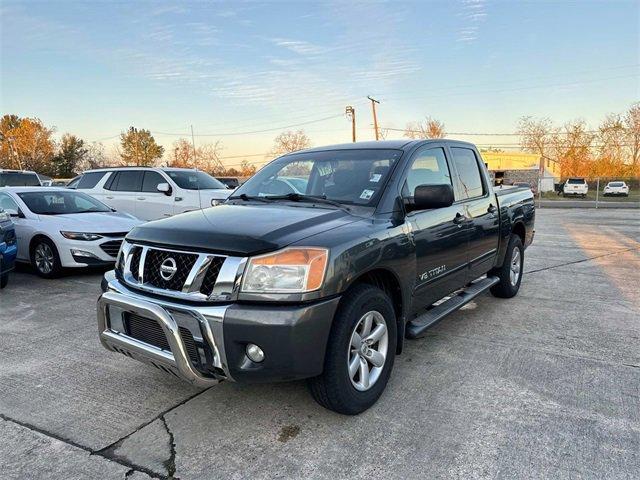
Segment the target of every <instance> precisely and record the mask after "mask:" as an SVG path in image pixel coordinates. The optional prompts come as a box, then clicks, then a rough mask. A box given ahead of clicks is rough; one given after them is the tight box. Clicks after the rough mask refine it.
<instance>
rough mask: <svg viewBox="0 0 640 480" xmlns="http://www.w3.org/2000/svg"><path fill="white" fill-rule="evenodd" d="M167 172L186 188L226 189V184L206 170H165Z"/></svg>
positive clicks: (181, 186) (180, 185)
mask: <svg viewBox="0 0 640 480" xmlns="http://www.w3.org/2000/svg"><path fill="white" fill-rule="evenodd" d="M165 173H166V174H167V175H169V177H171V180H173V181H174V182H176V185H178V186H179V187H180V188H184V189H185V190H210V189H217V188H221V189H225V190H226V188H227V187H226V186H225V185H224V184H223V183H222V182H220V181H218V180H216V179H215V178H213V177H212V176H211V175H209V174H208V173H205V172H200V171H197V170H165Z"/></svg>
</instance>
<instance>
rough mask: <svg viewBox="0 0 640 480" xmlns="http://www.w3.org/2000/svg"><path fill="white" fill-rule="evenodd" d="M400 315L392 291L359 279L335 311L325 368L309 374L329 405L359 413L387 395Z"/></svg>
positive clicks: (317, 396) (314, 393)
mask: <svg viewBox="0 0 640 480" xmlns="http://www.w3.org/2000/svg"><path fill="white" fill-rule="evenodd" d="M396 335H397V329H396V318H395V313H394V310H393V305H392V303H391V300H390V299H389V296H388V295H387V294H386V293H385V292H383V291H382V290H380V289H378V288H376V287H373V286H371V285H365V284H362V285H356V286H355V287H353V288H352V289H350V290H349V291H348V292H347V293H346V294H345V295H344V297H343V298H342V301H341V303H340V306H339V307H338V311H337V313H336V315H335V317H334V321H333V326H332V328H331V334H330V335H329V342H328V345H327V352H326V354H325V362H324V371H323V373H322V375H320V376H319V377H315V378H312V379H310V380H309V387H310V390H311V395H312V396H313V398H314V399H315V400H316V401H317V402H318V403H319V404H320V405H322V406H323V407H325V408H328V409H329V410H333V411H335V412H338V413H342V414H345V415H356V414H358V413H361V412H363V411H365V410H366V409H368V408H369V407H371V406H372V405H373V404H374V403H375V402H376V401H377V400H378V398H380V395H382V392H383V391H384V389H385V387H386V385H387V381H388V380H389V376H390V375H391V370H392V369H393V362H394V359H395V353H396Z"/></svg>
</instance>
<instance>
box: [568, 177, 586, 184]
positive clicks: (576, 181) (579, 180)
mask: <svg viewBox="0 0 640 480" xmlns="http://www.w3.org/2000/svg"><path fill="white" fill-rule="evenodd" d="M567 183H568V184H569V185H584V183H585V182H584V178H570V179H569V180H568V181H567Z"/></svg>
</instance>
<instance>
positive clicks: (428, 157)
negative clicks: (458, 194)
mask: <svg viewBox="0 0 640 480" xmlns="http://www.w3.org/2000/svg"><path fill="white" fill-rule="evenodd" d="M443 184H449V185H451V174H450V173H449V166H448V165H447V159H446V157H445V155H444V150H443V149H442V148H425V149H424V150H419V151H418V152H417V154H416V156H415V157H414V159H413V163H412V164H411V168H410V169H409V171H408V172H407V180H406V181H405V183H404V185H403V187H402V195H403V196H413V193H414V192H415V190H416V187H417V186H418V185H443Z"/></svg>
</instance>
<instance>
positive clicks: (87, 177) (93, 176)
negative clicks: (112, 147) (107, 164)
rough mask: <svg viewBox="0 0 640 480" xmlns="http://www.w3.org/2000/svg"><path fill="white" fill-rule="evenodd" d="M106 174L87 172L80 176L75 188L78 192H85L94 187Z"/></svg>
mask: <svg viewBox="0 0 640 480" xmlns="http://www.w3.org/2000/svg"><path fill="white" fill-rule="evenodd" d="M105 173H106V172H89V173H85V174H84V175H82V177H81V178H80V181H79V182H78V184H77V185H76V187H75V188H77V189H78V190H86V189H89V188H93V187H95V186H96V185H97V184H98V182H99V181H100V180H102V177H104V174H105Z"/></svg>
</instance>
